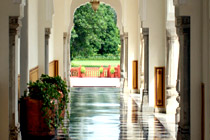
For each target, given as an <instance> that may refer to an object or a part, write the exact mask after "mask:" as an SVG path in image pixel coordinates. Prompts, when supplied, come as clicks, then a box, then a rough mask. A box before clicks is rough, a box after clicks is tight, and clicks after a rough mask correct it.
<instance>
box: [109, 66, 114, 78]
mask: <svg viewBox="0 0 210 140" xmlns="http://www.w3.org/2000/svg"><path fill="white" fill-rule="evenodd" d="M114 72H115V69H114V67H111V68H110V73H111V78H114Z"/></svg>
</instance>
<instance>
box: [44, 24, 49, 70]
mask: <svg viewBox="0 0 210 140" xmlns="http://www.w3.org/2000/svg"><path fill="white" fill-rule="evenodd" d="M49 38H50V28H45V74H49Z"/></svg>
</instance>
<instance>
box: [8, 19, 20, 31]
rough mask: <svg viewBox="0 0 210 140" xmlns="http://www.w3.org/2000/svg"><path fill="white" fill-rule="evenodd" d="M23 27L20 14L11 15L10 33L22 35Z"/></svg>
mask: <svg viewBox="0 0 210 140" xmlns="http://www.w3.org/2000/svg"><path fill="white" fill-rule="evenodd" d="M21 27H22V23H21V21H20V20H19V17H18V16H11V17H9V33H10V35H17V34H18V35H20V28H21Z"/></svg>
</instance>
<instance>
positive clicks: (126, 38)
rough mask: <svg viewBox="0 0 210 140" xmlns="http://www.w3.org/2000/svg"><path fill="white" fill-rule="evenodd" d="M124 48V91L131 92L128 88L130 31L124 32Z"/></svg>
mask: <svg viewBox="0 0 210 140" xmlns="http://www.w3.org/2000/svg"><path fill="white" fill-rule="evenodd" d="M124 50H125V52H124V53H125V55H124V56H125V57H124V62H125V72H124V92H126V93H127V92H129V89H128V33H125V34H124Z"/></svg>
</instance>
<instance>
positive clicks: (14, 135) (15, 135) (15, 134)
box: [9, 124, 22, 140]
mask: <svg viewBox="0 0 210 140" xmlns="http://www.w3.org/2000/svg"><path fill="white" fill-rule="evenodd" d="M21 139H22V137H21V132H20V124H18V125H17V126H14V127H11V128H10V135H9V140H21Z"/></svg>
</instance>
